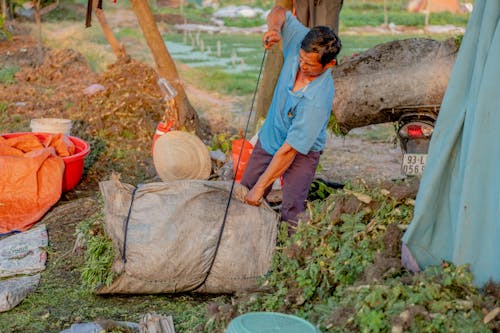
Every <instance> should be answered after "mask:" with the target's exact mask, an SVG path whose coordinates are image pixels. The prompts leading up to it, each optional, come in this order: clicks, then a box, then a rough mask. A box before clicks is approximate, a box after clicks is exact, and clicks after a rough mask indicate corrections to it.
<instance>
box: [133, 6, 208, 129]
mask: <svg viewBox="0 0 500 333" xmlns="http://www.w3.org/2000/svg"><path fill="white" fill-rule="evenodd" d="M130 2H131V4H132V9H133V11H134V13H135V15H136V16H137V20H138V22H139V26H140V27H141V30H142V33H143V35H144V38H145V39H146V43H147V44H148V46H149V49H150V50H151V53H152V55H153V59H154V61H155V63H156V66H157V67H158V73H159V74H160V76H161V77H164V78H165V79H167V81H168V82H169V83H170V84H171V85H172V86H173V87H174V89H175V90H176V91H177V96H176V97H175V101H176V104H177V108H178V111H179V118H178V119H179V122H180V125H181V126H183V127H185V128H186V129H187V130H190V131H191V130H196V131H198V130H199V128H198V125H199V119H198V115H197V114H196V112H195V110H194V108H193V107H192V106H191V104H190V103H189V100H188V99H187V96H186V92H185V91H184V87H183V86H182V83H181V80H180V78H179V74H178V72H177V68H176V67H175V63H174V61H173V59H172V57H171V56H170V53H169V52H168V50H167V47H166V46H165V41H164V40H163V38H162V37H161V34H160V31H159V30H158V26H157V25H156V22H155V19H154V17H153V13H152V12H151V8H150V7H149V5H148V3H147V1H146V0H131V1H130Z"/></svg>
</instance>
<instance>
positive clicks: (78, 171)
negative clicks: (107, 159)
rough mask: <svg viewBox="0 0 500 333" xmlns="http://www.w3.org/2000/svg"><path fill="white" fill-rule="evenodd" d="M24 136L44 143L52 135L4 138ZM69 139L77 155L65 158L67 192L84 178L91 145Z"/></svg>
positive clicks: (80, 140)
mask: <svg viewBox="0 0 500 333" xmlns="http://www.w3.org/2000/svg"><path fill="white" fill-rule="evenodd" d="M23 134H34V135H35V136H36V137H37V138H38V139H40V141H44V140H45V138H47V136H49V135H50V134H51V133H40V132H17V133H8V134H3V135H2V136H3V137H4V138H6V139H8V138H12V137H16V136H20V135H23ZM69 139H70V140H71V142H73V144H74V145H75V153H74V154H73V155H71V156H67V157H63V158H62V159H63V161H64V175H63V183H62V191H63V192H67V191H70V190H72V189H74V188H75V187H76V185H78V183H79V182H80V179H81V178H82V173H83V163H84V162H85V156H87V155H88V154H89V152H90V145H89V144H88V142H86V141H84V140H82V139H80V138H77V137H76V136H69Z"/></svg>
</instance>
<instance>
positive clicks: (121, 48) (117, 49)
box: [92, 1, 130, 62]
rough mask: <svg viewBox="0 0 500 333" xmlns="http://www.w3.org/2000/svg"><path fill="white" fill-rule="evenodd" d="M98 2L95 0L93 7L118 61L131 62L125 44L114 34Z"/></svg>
mask: <svg viewBox="0 0 500 333" xmlns="http://www.w3.org/2000/svg"><path fill="white" fill-rule="evenodd" d="M97 4H98V1H93V2H92V7H93V10H94V12H95V15H96V16H97V20H98V21H99V24H100V25H101V29H102V31H103V33H104V37H106V40H107V41H108V43H109V45H110V46H111V49H113V53H114V54H115V56H116V58H117V59H118V61H123V62H129V61H130V56H129V55H128V54H127V51H126V50H125V45H123V44H122V43H120V42H119V41H118V39H116V37H115V35H114V34H113V31H112V30H111V28H110V27H109V25H108V22H107V20H106V16H104V11H103V10H102V9H100V8H97Z"/></svg>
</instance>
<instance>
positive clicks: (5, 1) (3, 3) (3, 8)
mask: <svg viewBox="0 0 500 333" xmlns="http://www.w3.org/2000/svg"><path fill="white" fill-rule="evenodd" d="M2 17H3V18H4V20H5V19H7V0H2Z"/></svg>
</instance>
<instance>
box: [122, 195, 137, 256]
mask: <svg viewBox="0 0 500 333" xmlns="http://www.w3.org/2000/svg"><path fill="white" fill-rule="evenodd" d="M137 188H138V187H136V188H134V190H133V191H132V198H131V199H130V206H129V207H128V213H127V217H126V218H125V221H123V223H124V224H125V225H124V228H123V233H124V235H123V251H122V261H123V263H126V262H127V253H126V251H127V231H128V221H129V220H130V214H131V213H132V204H133V203H134V198H135V192H136V191H137Z"/></svg>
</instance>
